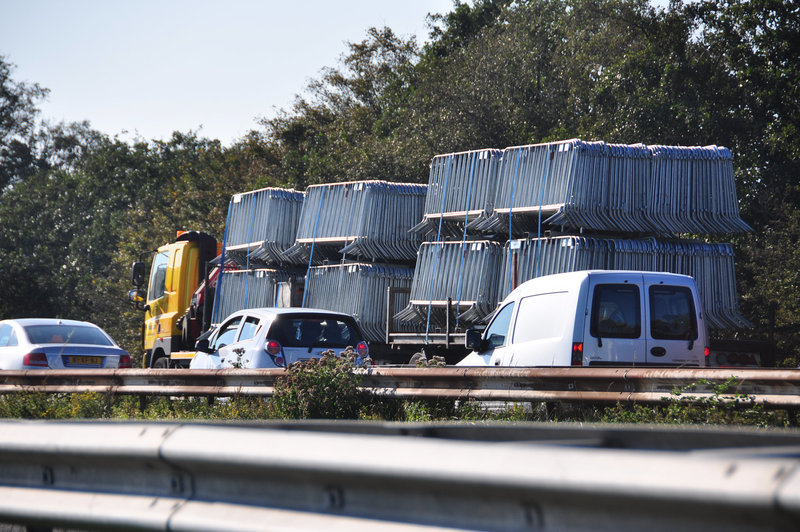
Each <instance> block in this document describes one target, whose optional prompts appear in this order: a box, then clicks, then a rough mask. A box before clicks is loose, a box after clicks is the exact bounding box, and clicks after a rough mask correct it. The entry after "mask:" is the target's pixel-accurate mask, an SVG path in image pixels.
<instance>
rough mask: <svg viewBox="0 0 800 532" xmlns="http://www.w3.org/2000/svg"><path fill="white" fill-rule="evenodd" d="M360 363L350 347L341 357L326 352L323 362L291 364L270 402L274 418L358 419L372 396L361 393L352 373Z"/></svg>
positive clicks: (312, 361) (311, 361)
mask: <svg viewBox="0 0 800 532" xmlns="http://www.w3.org/2000/svg"><path fill="white" fill-rule="evenodd" d="M357 360H358V359H357V355H356V353H355V352H354V351H353V349H352V348H349V347H348V348H347V350H346V351H344V352H342V353H341V356H336V355H335V354H334V352H333V351H326V352H324V353H323V354H322V357H321V358H312V359H311V360H307V361H304V362H295V363H294V364H291V365H290V366H289V367H288V368H287V369H286V374H285V375H284V376H283V377H281V378H280V379H278V382H277V383H276V385H275V393H274V394H273V395H272V399H271V400H270V401H269V410H270V411H271V413H272V414H273V417H278V418H283V419H358V417H359V412H360V411H361V408H362V406H363V405H364V404H365V403H366V402H368V397H369V394H367V393H365V392H362V391H360V390H359V389H358V383H359V380H360V379H359V375H358V374H357V373H355V372H354V371H353V367H354V366H355V365H356V364H357ZM363 363H364V362H363V361H362V362H361V364H363Z"/></svg>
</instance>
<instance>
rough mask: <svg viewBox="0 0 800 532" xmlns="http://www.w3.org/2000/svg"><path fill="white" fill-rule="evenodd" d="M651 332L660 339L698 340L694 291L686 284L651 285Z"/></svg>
mask: <svg viewBox="0 0 800 532" xmlns="http://www.w3.org/2000/svg"><path fill="white" fill-rule="evenodd" d="M649 295H650V334H651V336H652V337H653V338H656V339H659V340H697V320H696V319H695V311H694V301H693V300H692V291H691V290H690V289H689V288H688V287H686V286H663V285H658V286H651V287H650V294H649Z"/></svg>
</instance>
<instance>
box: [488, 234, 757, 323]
mask: <svg viewBox="0 0 800 532" xmlns="http://www.w3.org/2000/svg"><path fill="white" fill-rule="evenodd" d="M505 254H506V255H505V260H504V267H503V277H502V281H501V285H500V293H499V299H500V300H502V299H503V298H504V297H505V296H506V295H508V294H509V293H510V292H511V290H512V289H513V288H514V287H516V286H518V285H519V284H521V283H523V282H524V281H527V280H528V279H533V278H535V277H540V276H542V275H551V274H555V273H564V272H571V271H577V270H594V269H597V270H642V271H659V272H670V273H680V274H683V275H690V276H692V277H694V278H695V280H696V281H697V288H698V292H699V296H700V299H701V303H702V305H703V309H704V310H705V316H706V321H707V322H708V324H709V325H710V326H711V327H712V328H720V329H724V328H729V327H742V326H747V325H749V324H748V322H747V320H746V319H745V318H744V317H742V315H741V313H740V311H739V308H738V305H737V303H736V285H735V273H734V268H733V249H732V248H731V246H730V244H707V243H704V242H692V241H673V240H659V239H655V238H645V239H636V240H629V239H616V238H595V237H582V236H559V237H548V238H538V239H537V238H530V239H525V240H512V241H510V242H508V243H507V244H506V246H505Z"/></svg>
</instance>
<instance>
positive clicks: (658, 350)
mask: <svg viewBox="0 0 800 532" xmlns="http://www.w3.org/2000/svg"><path fill="white" fill-rule="evenodd" d="M650 354H651V355H653V356H654V357H663V356H664V355H666V354H667V350H666V349H665V348H663V347H659V346H656V347H654V348H652V349H651V350H650Z"/></svg>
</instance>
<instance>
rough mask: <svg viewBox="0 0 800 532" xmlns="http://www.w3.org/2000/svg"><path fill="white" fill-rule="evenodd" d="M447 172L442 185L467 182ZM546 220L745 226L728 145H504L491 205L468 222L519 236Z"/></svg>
mask: <svg viewBox="0 0 800 532" xmlns="http://www.w3.org/2000/svg"><path fill="white" fill-rule="evenodd" d="M442 157H446V156H442ZM445 160H448V159H446V158H445ZM441 164H442V163H441V162H439V165H441ZM451 166H452V163H451ZM436 175H438V174H436ZM433 177H434V176H433V172H432V180H433ZM448 177H449V176H448ZM452 177H453V183H452V184H450V182H449V180H448V186H452V187H461V188H463V187H465V186H466V185H465V183H464V180H465V178H466V177H465V173H464V172H461V173H457V172H456V173H454V174H453V176H452ZM457 179H460V181H456V180H457ZM449 208H451V209H452V208H453V207H449ZM442 215H443V213H442ZM544 226H560V227H562V228H568V229H570V230H577V229H590V230H597V231H613V232H636V233H649V234H662V235H664V234H666V235H672V234H676V233H731V232H743V231H749V230H750V227H749V226H748V225H747V224H746V223H745V222H743V221H742V220H741V218H740V216H739V208H738V203H737V197H736V188H735V183H734V179H733V160H732V156H731V153H730V151H729V150H728V149H727V148H723V147H718V146H705V147H696V146H645V145H643V144H634V145H622V144H607V143H605V142H603V141H597V142H586V141H582V140H579V139H572V140H567V141H560V142H552V143H546V144H535V145H529V146H517V147H510V148H506V149H504V150H503V155H502V164H501V165H500V169H499V175H498V177H497V190H496V195H495V198H494V201H493V208H492V209H491V210H490V209H487V210H486V211H485V212H484V213H483V215H481V216H479V217H477V218H475V219H473V220H471V221H470V222H469V225H468V228H469V229H471V230H473V231H478V232H505V233H506V234H512V235H520V234H523V233H537V234H541V232H542V230H543V227H544Z"/></svg>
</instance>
